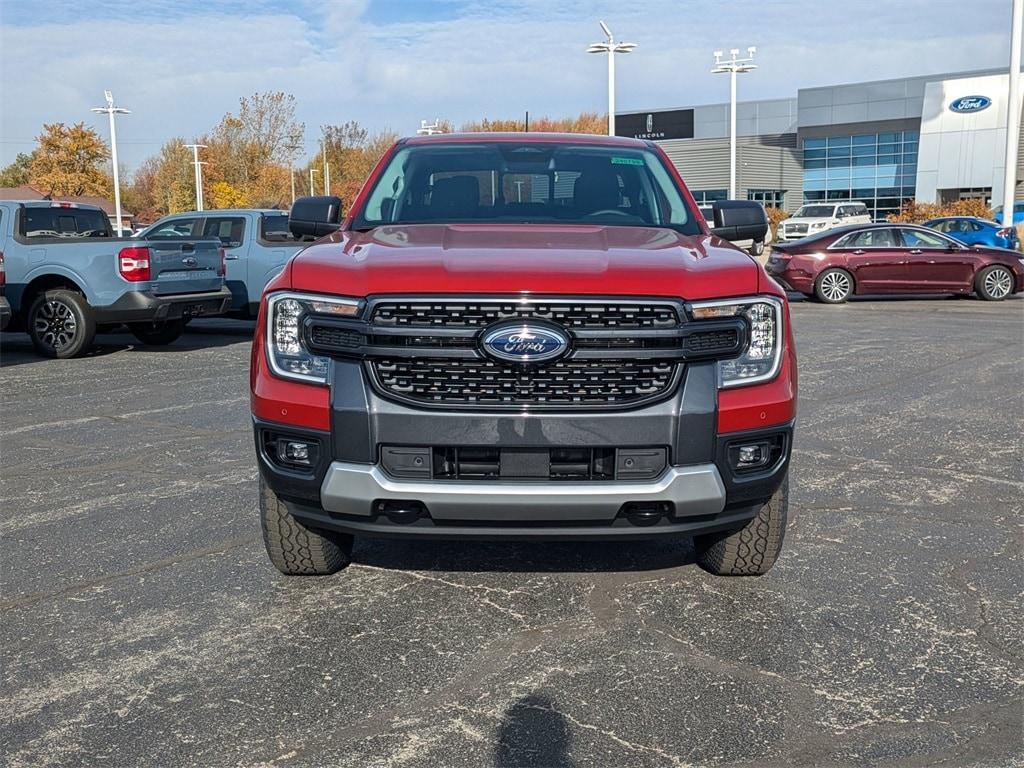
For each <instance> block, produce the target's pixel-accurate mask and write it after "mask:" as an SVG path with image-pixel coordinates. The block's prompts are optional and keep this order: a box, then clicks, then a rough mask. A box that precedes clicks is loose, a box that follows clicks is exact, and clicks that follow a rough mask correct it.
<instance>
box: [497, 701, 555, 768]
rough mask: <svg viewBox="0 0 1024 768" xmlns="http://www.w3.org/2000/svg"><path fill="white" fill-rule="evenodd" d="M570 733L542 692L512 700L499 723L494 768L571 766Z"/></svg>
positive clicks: (553, 767)
mask: <svg viewBox="0 0 1024 768" xmlns="http://www.w3.org/2000/svg"><path fill="white" fill-rule="evenodd" d="M571 744H572V734H571V733H570V732H569V723H568V722H567V721H566V719H565V716H564V715H563V714H562V713H561V712H559V711H558V710H557V709H555V706H554V703H553V702H552V701H551V699H550V698H549V697H547V696H545V695H543V694H530V695H528V696H523V697H522V698H520V699H517V700H516V701H514V702H512V704H511V705H510V706H509V708H508V709H506V710H505V714H504V716H503V717H502V720H501V724H500V725H499V726H498V735H497V745H496V747H495V750H494V765H495V766H496V767H497V768H572V765H573V763H572V760H571V759H570V758H569V747H570V746H571Z"/></svg>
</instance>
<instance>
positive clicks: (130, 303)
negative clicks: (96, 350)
mask: <svg viewBox="0 0 1024 768" xmlns="http://www.w3.org/2000/svg"><path fill="white" fill-rule="evenodd" d="M230 305H231V291H230V290H229V289H228V288H227V287H222V288H221V289H220V290H217V291H206V292H204V293H181V294H174V295H171V296H159V295H155V294H153V293H150V292H147V291H128V292H127V293H125V294H124V295H122V296H121V297H120V298H119V299H118V300H117V301H115V302H114V303H113V304H109V305H107V306H105V307H96V308H95V315H96V322H97V323H100V324H102V325H109V324H117V323H149V322H161V321H164V320H177V319H178V318H181V317H209V316H213V315H222V314H224V313H225V312H226V311H227V310H228V308H229V307H230Z"/></svg>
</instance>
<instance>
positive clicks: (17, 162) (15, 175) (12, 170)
mask: <svg viewBox="0 0 1024 768" xmlns="http://www.w3.org/2000/svg"><path fill="white" fill-rule="evenodd" d="M31 166H32V155H27V154H25V153H24V152H19V153H18V156H17V157H15V158H14V161H13V162H11V163H10V164H9V165H5V166H4V167H3V168H0V187H18V186H21V185H22V184H28V179H29V169H30V168H31Z"/></svg>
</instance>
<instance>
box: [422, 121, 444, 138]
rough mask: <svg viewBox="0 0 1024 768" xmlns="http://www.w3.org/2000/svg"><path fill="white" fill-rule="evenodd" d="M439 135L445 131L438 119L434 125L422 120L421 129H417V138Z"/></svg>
mask: <svg viewBox="0 0 1024 768" xmlns="http://www.w3.org/2000/svg"><path fill="white" fill-rule="evenodd" d="M438 133H444V129H443V128H441V121H440V120H439V119H437V118H436V117H435V118H434V122H432V123H428V122H427V121H426V120H420V127H419V128H417V129H416V135H417V136H434V135H436V134H438Z"/></svg>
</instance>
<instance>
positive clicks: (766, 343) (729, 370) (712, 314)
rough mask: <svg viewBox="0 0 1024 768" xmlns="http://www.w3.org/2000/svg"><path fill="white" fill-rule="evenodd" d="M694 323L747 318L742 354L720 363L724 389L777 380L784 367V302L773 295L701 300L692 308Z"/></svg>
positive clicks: (719, 370) (719, 369) (719, 367)
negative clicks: (748, 330)
mask: <svg viewBox="0 0 1024 768" xmlns="http://www.w3.org/2000/svg"><path fill="white" fill-rule="evenodd" d="M691 311H692V313H693V317H694V319H695V320H708V319H711V318H716V317H744V318H746V319H747V322H748V323H749V324H750V339H749V341H748V343H747V347H746V349H744V350H743V354H741V355H740V356H739V357H736V358H733V359H732V360H719V361H718V372H719V380H720V382H721V383H720V385H719V386H721V387H742V386H745V385H747V384H760V383H763V382H765V381H770V380H771V379H774V378H775V377H776V376H777V375H778V373H779V368H780V367H781V366H782V342H783V338H784V337H785V334H784V332H783V327H782V302H781V301H780V300H779V299H776V298H774V297H771V296H758V297H752V298H748V299H724V300H722V301H701V302H697V303H695V304H692V305H691Z"/></svg>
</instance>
